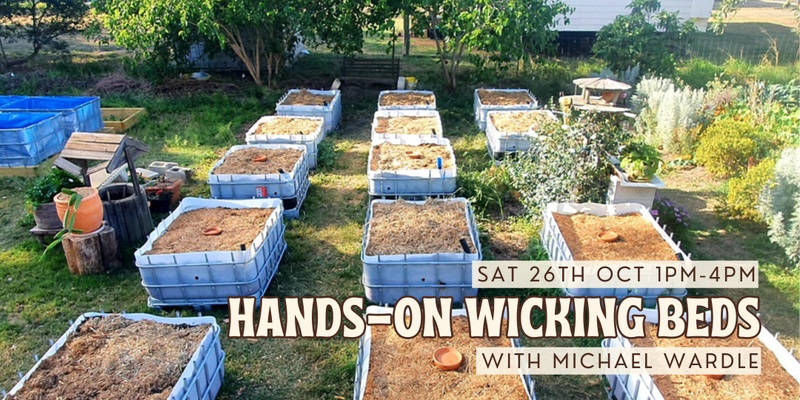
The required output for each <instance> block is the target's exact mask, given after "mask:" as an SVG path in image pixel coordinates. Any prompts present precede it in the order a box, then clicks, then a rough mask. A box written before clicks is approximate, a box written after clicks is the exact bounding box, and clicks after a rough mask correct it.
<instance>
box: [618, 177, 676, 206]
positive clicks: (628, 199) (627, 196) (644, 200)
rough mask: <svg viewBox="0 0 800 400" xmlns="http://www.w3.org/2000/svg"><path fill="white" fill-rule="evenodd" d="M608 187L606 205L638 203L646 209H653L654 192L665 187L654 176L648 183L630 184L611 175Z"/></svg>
mask: <svg viewBox="0 0 800 400" xmlns="http://www.w3.org/2000/svg"><path fill="white" fill-rule="evenodd" d="M610 181H611V182H610V183H609V185H608V194H607V198H608V204H622V203H639V204H641V205H643V206H645V207H647V208H648V209H650V208H651V207H653V199H655V197H656V190H658V189H663V188H665V187H666V185H665V184H664V182H662V181H661V179H659V178H658V177H657V176H654V177H653V179H651V180H650V182H630V181H628V180H627V179H622V178H620V177H619V176H617V175H611V179H610Z"/></svg>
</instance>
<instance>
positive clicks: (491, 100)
mask: <svg viewBox="0 0 800 400" xmlns="http://www.w3.org/2000/svg"><path fill="white" fill-rule="evenodd" d="M478 99H480V101H481V104H483V105H485V106H518V105H523V104H525V105H527V104H533V98H532V97H531V96H530V95H529V94H528V93H527V92H507V91H502V90H501V91H496V90H491V91H490V90H485V89H478Z"/></svg>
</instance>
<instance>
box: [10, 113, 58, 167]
mask: <svg viewBox="0 0 800 400" xmlns="http://www.w3.org/2000/svg"><path fill="white" fill-rule="evenodd" d="M63 132H64V119H63V118H62V117H61V114H57V113H19V114H0V167H5V168H8V167H32V166H35V165H38V164H39V163H41V162H42V161H44V160H46V159H47V158H48V157H50V156H52V155H54V154H57V153H58V152H60V151H61V150H62V149H63V148H64V143H65V142H66V139H65V137H64V135H63Z"/></svg>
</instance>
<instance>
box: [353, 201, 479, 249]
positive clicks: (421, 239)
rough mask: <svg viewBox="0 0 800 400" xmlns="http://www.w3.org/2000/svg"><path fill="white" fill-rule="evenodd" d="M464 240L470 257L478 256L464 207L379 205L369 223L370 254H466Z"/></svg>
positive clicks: (451, 203)
mask: <svg viewBox="0 0 800 400" xmlns="http://www.w3.org/2000/svg"><path fill="white" fill-rule="evenodd" d="M461 239H466V241H467V244H469V250H470V253H475V243H474V242H473V241H472V236H471V235H470V228H469V225H467V211H466V206H465V205H464V203H461V202H454V201H441V200H429V201H426V202H425V204H414V203H409V202H406V201H402V200H399V201H397V202H394V203H375V204H373V206H372V216H371V218H370V220H369V238H368V239H367V240H368V242H367V249H366V254H367V255H370V256H374V255H379V254H380V255H391V254H434V253H463V252H464V250H463V249H462V248H461V245H460V244H459V242H460V240H461Z"/></svg>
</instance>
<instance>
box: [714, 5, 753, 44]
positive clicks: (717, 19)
mask: <svg viewBox="0 0 800 400" xmlns="http://www.w3.org/2000/svg"><path fill="white" fill-rule="evenodd" d="M746 2H747V0H722V1H720V2H719V7H718V8H717V9H716V10H714V12H712V13H711V19H710V22H711V30H712V31H713V32H714V33H716V34H718V35H721V34H723V33H725V24H726V23H727V22H728V19H729V18H730V17H733V16H734V15H736V12H738V11H739V7H741V6H742V4H744V3H746Z"/></svg>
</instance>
